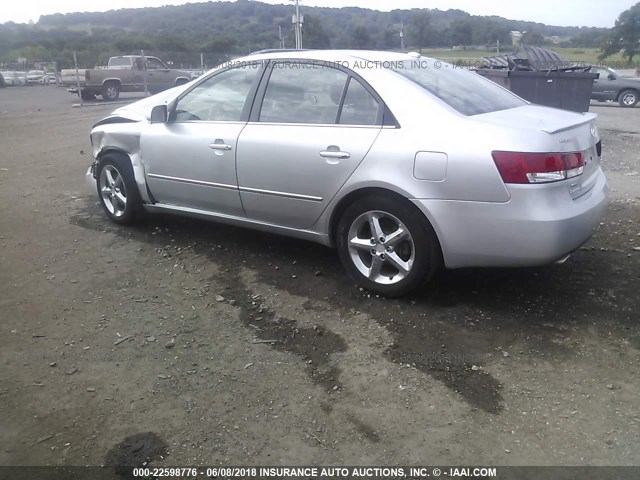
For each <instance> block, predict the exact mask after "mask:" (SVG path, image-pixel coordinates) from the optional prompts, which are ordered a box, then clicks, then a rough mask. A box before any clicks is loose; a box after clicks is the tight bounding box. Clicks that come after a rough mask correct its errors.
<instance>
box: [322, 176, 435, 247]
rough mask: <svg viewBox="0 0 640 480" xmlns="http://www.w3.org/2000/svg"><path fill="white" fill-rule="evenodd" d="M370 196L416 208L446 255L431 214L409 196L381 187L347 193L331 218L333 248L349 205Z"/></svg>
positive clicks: (329, 232) (334, 209)
mask: <svg viewBox="0 0 640 480" xmlns="http://www.w3.org/2000/svg"><path fill="white" fill-rule="evenodd" d="M368 196H386V197H391V198H395V199H396V200H399V201H402V202H404V203H405V204H406V205H407V206H408V207H409V208H415V209H416V210H418V211H419V212H420V213H421V214H423V215H424V216H425V218H426V220H427V221H428V222H429V224H430V225H431V227H432V228H433V230H434V232H435V235H436V238H437V240H438V244H439V247H440V251H441V252H442V253H444V252H443V251H442V242H441V240H440V232H439V231H438V227H437V223H436V222H435V221H434V219H433V218H432V216H431V215H430V214H429V212H425V211H424V210H423V209H421V208H419V207H418V206H417V205H416V204H415V203H414V202H413V201H411V200H410V199H409V198H408V197H407V196H405V195H403V194H401V193H399V192H397V191H395V190H392V189H389V188H384V187H379V186H377V187H361V188H358V189H356V190H353V191H351V192H349V193H347V194H346V195H345V196H344V197H342V198H341V199H340V200H339V201H338V203H337V204H336V206H335V207H334V208H333V211H332V212H331V217H330V219H329V228H328V234H329V240H330V242H331V245H332V246H335V245H336V233H337V230H338V224H339V223H340V218H342V215H343V214H344V212H345V211H346V209H347V208H349V205H351V204H352V203H353V202H355V201H356V200H359V199H360V198H363V197H368Z"/></svg>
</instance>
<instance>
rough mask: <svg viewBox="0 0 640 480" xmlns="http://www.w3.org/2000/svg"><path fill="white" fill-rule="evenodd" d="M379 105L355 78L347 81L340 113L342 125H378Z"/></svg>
mask: <svg viewBox="0 0 640 480" xmlns="http://www.w3.org/2000/svg"><path fill="white" fill-rule="evenodd" d="M379 110H380V103H379V102H378V101H377V100H376V99H375V98H374V97H373V95H371V94H370V93H369V92H368V91H367V89H366V88H364V87H363V86H362V84H361V83H360V82H358V81H357V80H356V79H355V78H353V77H351V78H350V79H349V86H348V87H347V94H346V95H345V97H344V104H343V105H342V111H341V112H340V122H339V123H340V124H342V125H378V124H379V122H378V118H379Z"/></svg>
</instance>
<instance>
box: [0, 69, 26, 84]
mask: <svg viewBox="0 0 640 480" xmlns="http://www.w3.org/2000/svg"><path fill="white" fill-rule="evenodd" d="M0 75H2V77H3V78H4V83H5V85H6V86H17V85H24V84H25V83H26V77H25V76H24V73H22V72H15V71H6V72H0Z"/></svg>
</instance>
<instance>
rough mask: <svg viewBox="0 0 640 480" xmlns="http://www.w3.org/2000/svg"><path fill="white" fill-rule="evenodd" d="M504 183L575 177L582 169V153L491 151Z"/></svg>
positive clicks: (546, 180)
mask: <svg viewBox="0 0 640 480" xmlns="http://www.w3.org/2000/svg"><path fill="white" fill-rule="evenodd" d="M491 155H492V156H493V161H494V162H496V166H497V167H498V171H499V172H500V175H501V176H502V180H504V182H505V183H547V182H557V181H560V180H565V179H566V178H571V177H576V176H578V175H581V174H582V172H583V171H584V154H583V153H582V152H573V153H523V152H492V153H491Z"/></svg>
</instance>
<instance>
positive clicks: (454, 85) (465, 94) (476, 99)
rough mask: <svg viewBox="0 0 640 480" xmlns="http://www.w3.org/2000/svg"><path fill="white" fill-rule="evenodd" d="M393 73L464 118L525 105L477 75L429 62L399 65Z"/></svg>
mask: <svg viewBox="0 0 640 480" xmlns="http://www.w3.org/2000/svg"><path fill="white" fill-rule="evenodd" d="M393 71H395V72H396V73H397V74H399V75H402V76H403V77H405V78H408V79H409V80H411V81H412V82H415V83H417V84H418V85H420V86H421V87H422V88H424V89H425V90H427V91H428V92H429V93H431V94H432V95H434V96H436V97H438V98H439V99H440V100H442V101H443V102H445V103H446V104H447V105H449V106H450V107H452V108H454V109H456V110H457V111H458V112H460V113H462V114H464V115H478V114H481V113H488V112H496V111H498V110H507V109H509V108H516V107H521V106H523V105H526V104H527V103H526V102H525V101H524V100H522V99H521V98H519V97H518V96H516V95H514V94H512V93H511V92H509V91H508V90H505V89H503V88H502V87H499V86H498V85H496V84H495V83H494V82H492V81H491V80H488V79H486V78H483V77H481V76H480V75H478V74H477V73H474V72H470V71H467V70H465V69H463V68H460V67H454V66H453V65H450V64H447V63H443V62H437V63H436V62H435V61H434V60H431V59H426V58H420V59H416V60H405V61H403V62H398V64H397V65H396V66H395V68H393Z"/></svg>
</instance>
